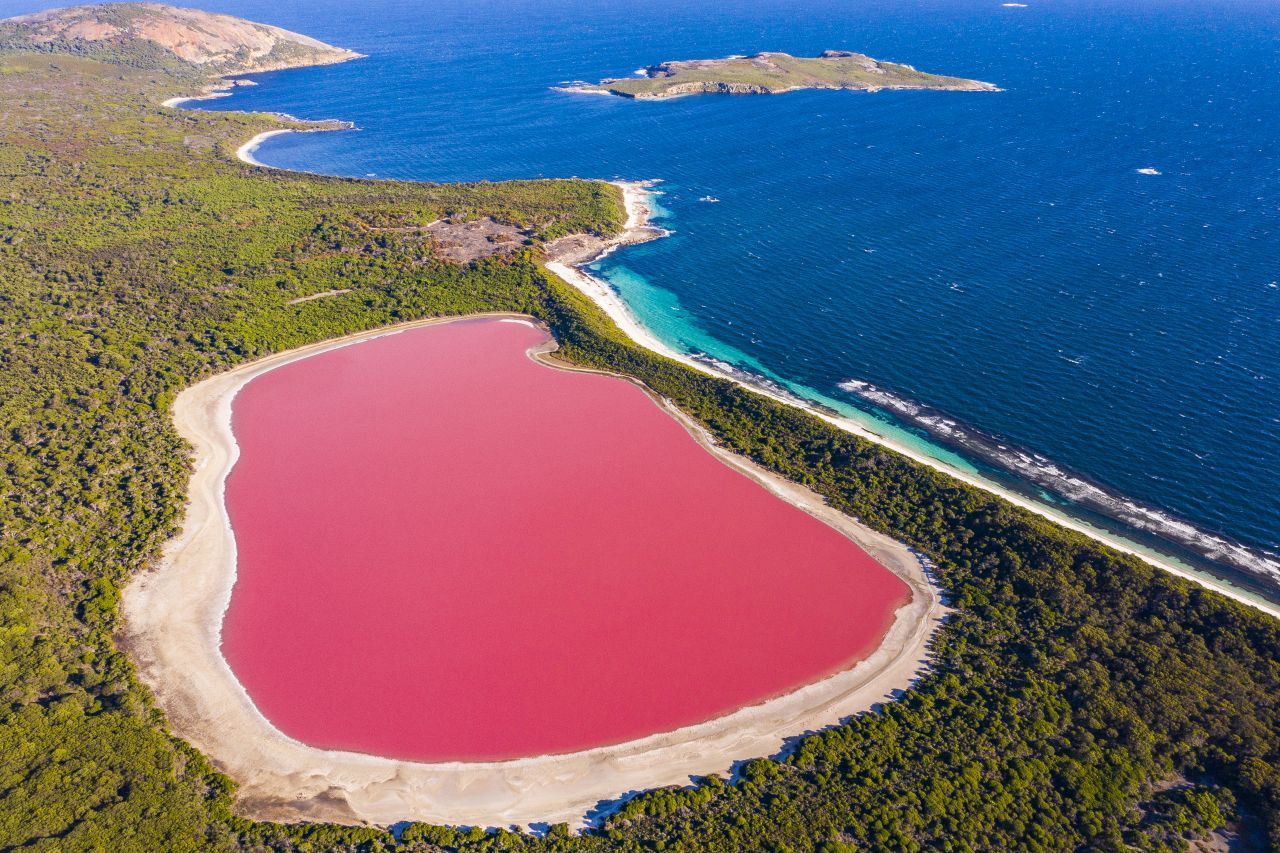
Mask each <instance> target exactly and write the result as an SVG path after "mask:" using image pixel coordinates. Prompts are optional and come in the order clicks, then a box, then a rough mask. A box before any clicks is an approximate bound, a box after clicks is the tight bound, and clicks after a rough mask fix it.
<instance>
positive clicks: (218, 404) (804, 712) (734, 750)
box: [122, 315, 945, 826]
mask: <svg viewBox="0 0 1280 853" xmlns="http://www.w3.org/2000/svg"><path fill="white" fill-rule="evenodd" d="M498 316H503V315H498ZM506 316H509V317H511V319H527V318H520V317H519V315H506ZM450 319H454V320H456V319H459V318H449V319H431V320H423V321H418V322H413V323H407V324H403V325H400V326H397V327H392V328H387V329H379V330H374V331H370V332H364V333H360V334H356V335H351V336H349V337H346V338H341V339H338V340H334V341H327V342H324V343H320V344H315V345H312V346H308V347H303V348H300V349H298V350H294V351H290V352H286V353H280V354H277V355H274V356H270V357H267V358H264V359H261V360H259V361H256V362H252V363H250V364H247V365H243V366H241V367H239V368H236V369H234V370H231V371H228V372H226V373H223V374H219V375H218V376H214V377H212V378H210V379H207V380H205V381H203V382H200V383H198V384H196V385H194V386H192V387H191V388H188V389H187V390H186V391H184V392H182V394H180V395H179V396H178V398H177V399H176V400H175V403H174V410H173V413H174V421H175V424H176V426H177V429H178V431H179V433H180V434H181V435H182V436H183V437H184V438H185V439H187V440H188V441H190V442H191V443H192V445H193V446H194V448H195V473H194V474H193V476H192V479H191V485H190V505H189V507H188V510H187V517H186V521H185V524H184V527H183V531H182V533H181V534H180V535H179V536H178V537H177V538H176V539H174V540H173V541H172V542H170V544H169V545H168V547H167V548H166V550H165V553H164V555H163V559H162V560H161V562H160V563H159V565H158V566H157V567H156V568H155V569H154V570H152V571H149V572H147V573H144V574H142V575H140V576H138V577H137V578H136V579H135V580H134V581H133V582H132V583H131V584H130V585H129V587H128V588H127V589H126V590H125V594H124V598H123V603H122V611H123V614H124V617H125V619H124V629H123V632H122V633H123V644H124V646H125V648H127V649H128V651H129V652H130V653H131V654H132V655H133V658H134V660H135V661H136V662H137V664H138V667H139V672H140V675H141V677H142V679H143V680H144V681H145V682H146V683H147V684H148V685H149V686H150V687H151V689H152V690H153V691H154V693H155V695H156V697H157V700H158V702H159V704H160V707H161V708H163V709H164V711H165V713H166V715H167V716H168V719H169V721H170V724H171V726H172V727H173V730H174V732H175V734H177V735H179V736H181V737H183V738H184V739H186V740H188V741H189V742H191V743H192V744H193V745H194V746H195V747H197V748H198V749H200V750H201V751H202V752H204V753H205V754H206V755H208V756H209V757H210V759H211V760H212V761H213V762H214V764H215V765H216V766H217V767H218V768H219V769H221V770H223V771H224V772H226V773H227V774H228V775H230V776H231V777H232V778H234V779H235V780H236V782H237V783H238V784H239V802H240V808H241V810H242V812H243V813H245V814H246V815H249V816H252V817H255V818H262V819H275V820H302V819H309V820H330V821H341V822H362V821H367V822H370V823H380V824H389V823H393V822H396V821H401V820H425V821H432V822H439V823H448V824H464V825H476V824H478V825H485V826H494V825H497V826H508V825H529V824H531V823H536V822H543V821H545V822H558V821H567V822H569V823H571V824H573V825H576V826H580V825H582V824H583V823H584V816H585V815H587V813H588V812H591V811H592V810H593V809H596V808H598V807H599V805H600V804H601V803H602V802H607V801H610V800H613V799H616V798H618V797H621V796H623V795H625V794H626V793H628V792H631V791H635V790H640V789H644V788H651V787H657V786H662V785H673V784H687V783H688V782H689V780H690V777H693V776H699V775H705V774H709V773H725V772H727V771H728V770H729V769H730V767H731V766H732V764H733V763H734V762H736V761H738V760H741V759H745V758H753V757H760V756H767V755H771V754H774V753H776V752H777V751H778V750H779V749H780V748H781V746H782V745H783V741H784V739H785V738H787V737H790V736H793V735H797V734H801V733H804V732H807V731H812V730H814V729H818V728H821V727H824V726H829V725H832V724H835V723H837V722H838V721H840V720H841V719H843V718H845V717H847V716H849V715H851V714H855V713H858V712H861V711H865V710H868V709H870V708H872V707H874V706H875V705H876V704H877V703H881V702H884V701H887V700H890V699H892V698H893V697H894V696H895V695H896V694H897V692H898V691H901V690H904V689H906V688H908V687H909V686H910V685H911V683H912V682H913V681H914V679H915V678H916V677H918V675H919V674H920V673H921V672H922V671H923V670H924V668H925V666H926V662H927V657H928V643H929V640H930V638H931V636H932V634H933V632H934V630H935V629H936V628H937V626H938V625H939V624H940V621H941V619H942V617H943V615H944V613H945V609H944V607H943V606H942V603H941V601H940V598H939V595H938V593H937V590H936V589H935V588H934V587H933V586H932V585H931V584H930V582H929V580H928V578H927V576H926V574H925V571H924V569H923V566H922V564H921V561H920V560H919V559H918V558H917V557H916V555H914V554H913V553H912V552H911V551H910V550H909V549H907V548H906V547H905V546H903V545H902V544H900V543H898V542H895V541H893V540H891V539H889V538H888V537H885V536H882V535H880V534H876V533H874V532H872V531H870V530H868V529H866V528H864V527H862V526H861V525H859V524H857V523H856V522H854V521H853V520H852V519H850V518H848V517H847V516H844V515H842V514H841V513H838V512H835V511H834V510H831V509H830V508H828V507H827V506H825V504H824V503H823V502H822V500H821V498H820V497H819V496H817V495H815V494H813V493H812V492H809V491H808V490H806V489H803V488H801V487H799V486H797V485H795V484H793V483H790V482H787V481H784V480H781V479H779V478H776V477H774V476H773V475H771V474H768V473H767V472H765V471H763V470H761V469H759V468H757V467H756V466H755V465H753V464H752V463H750V462H748V461H747V460H744V459H741V458H738V457H735V456H733V455H731V454H728V453H726V452H724V451H723V450H721V449H720V448H718V447H716V446H715V445H714V444H713V443H712V442H711V441H710V439H709V437H708V436H707V435H706V434H705V433H704V431H703V430H701V428H699V427H698V426H697V425H696V424H694V423H692V422H691V421H690V420H689V419H688V418H686V417H685V416H684V415H683V414H682V413H680V412H678V411H676V410H675V409H674V408H672V407H670V406H668V405H666V404H665V403H664V402H662V401H660V400H655V402H657V403H658V404H660V405H663V407H664V409H666V411H667V412H668V413H669V414H671V416H672V417H674V418H676V419H677V420H678V421H679V422H680V423H681V424H683V425H684V426H685V427H686V429H688V430H689V432H690V433H691V434H692V435H693V436H694V437H695V439H697V440H698V441H699V442H700V443H701V444H702V446H703V447H704V448H706V449H707V450H708V452H711V453H713V454H715V455H716V456H717V458H719V459H720V460H721V461H723V462H724V463H725V464H727V465H730V466H731V467H733V468H734V469H735V470H737V471H740V472H741V473H742V474H744V475H745V476H748V477H751V478H752V479H754V480H756V481H757V482H758V483H760V484H762V485H764V486H765V487H766V488H768V489H769V490H770V491H772V492H773V493H774V494H776V495H777V496H778V497H780V498H782V499H784V500H787V501H789V502H791V503H792V504H794V505H795V506H797V507H799V508H801V509H803V510H804V511H805V512H808V513H809V514H811V515H813V516H814V517H816V518H818V519H820V520H822V521H823V522H825V523H826V524H828V525H830V526H831V527H833V528H834V529H836V530H838V531H840V532H841V533H843V534H844V535H846V536H848V537H849V538H850V539H851V540H853V541H855V542H856V543H857V544H858V545H860V546H861V547H862V548H863V549H864V550H866V551H867V553H869V554H870V555H871V556H872V557H874V558H875V559H876V560H877V561H878V562H880V563H881V564H882V565H884V566H885V567H887V568H888V569H889V570H890V571H892V572H893V573H894V574H896V575H897V576H898V577H900V578H902V580H903V581H905V582H906V583H907V585H908V586H909V588H910V590H911V594H912V597H911V600H910V601H909V602H908V603H907V604H905V605H904V606H902V607H901V608H899V609H898V611H897V612H896V613H895V614H894V621H893V624H892V625H891V627H890V629H889V631H888V633H887V634H886V636H885V638H884V640H883V642H882V644H881V646H880V648H879V649H878V650H877V651H875V652H874V653H873V654H872V655H870V656H869V657H868V658H867V659H865V660H863V661H861V662H860V663H858V664H857V665H856V666H854V667H853V668H852V669H849V670H846V671H844V672H841V673H838V674H835V675H832V676H830V677H828V678H826V679H823V680H821V681H819V682H817V683H814V684H810V685H808V686H806V687H803V688H801V689H799V690H796V691H794V692H791V693H788V694H786V695H783V696H780V697H777V698H774V699H770V700H768V701H765V702H763V703H760V704H757V705H753V706H750V707H747V708H743V709H740V710H738V711H736V712H734V713H732V714H729V715H727V716H723V717H720V718H718V719H715V720H711V721H709V722H705V723H701V724H698V725H695V726H689V727H686V728H681V729H677V730H675V731H672V732H667V733H663V734H656V735H652V736H650V737H646V738H643V739H640V740H636V741H631V742H628V743H623V744H618V745H614V746H608V747H602V748H598V749H591V750H585V751H581V752H574V753H568V754H563V755H550V756H539V757H532V758H524V759H518V760H514V761H501V762H448V763H418V762H409V761H397V760H392V759H386V758H380V757H377V756H371V755H363V754H358V753H351V752H339V751H332V750H322V749H316V748H313V747H309V746H307V745H305V744H302V743H299V742H298V741H295V740H293V739H291V738H289V737H287V736H285V735H284V734H282V733H281V732H280V731H278V730H277V729H276V728H274V727H273V726H272V725H271V723H270V722H269V721H268V720H267V719H266V718H265V717H264V716H263V715H262V714H261V713H260V712H259V711H258V709H257V708H256V707H255V706H254V704H253V702H252V701H251V700H250V698H249V696H248V695H247V693H246V692H245V691H244V689H243V687H242V686H241V685H240V683H239V682H238V681H237V680H236V678H235V676H234V675H233V673H232V672H231V670H230V668H229V667H228V665H227V663H226V661H225V660H224V659H223V657H222V654H221V652H220V632H221V623H222V616H223V613H224V612H225V611H226V608H227V605H228V602H229V600H230V595H231V590H232V587H233V585H234V583H235V573H236V546H235V539H234V537H233V535H232V532H231V529H230V524H229V520H228V517H227V513H226V509H225V506H224V501H223V496H224V485H225V480H226V476H227V474H228V473H229V471H230V469H231V467H232V466H233V465H234V464H235V461H236V458H237V455H238V448H237V446H236V442H235V437H234V435H233V434H232V432H231V420H230V417H231V401H232V399H233V398H234V397H235V395H236V393H237V392H238V391H239V389H240V388H241V387H243V386H244V384H245V383H247V382H249V381H250V380H252V379H253V378H254V377H256V376H259V375H261V374H262V373H264V372H266V371H269V370H272V369H274V368H276V367H279V366H281V365H284V364H288V363H290V362H292V361H295V360H297V359H302V358H306V357H308V356H310V355H314V354H316V353H319V352H324V351H328V350H331V349H335V348H338V347H344V346H350V345H352V344H355V343H358V342H361V341H365V340H369V339H371V338H374V337H378V336H382V335H389V334H396V333H397V332H400V331H404V330H407V329H411V328H418V327H421V326H425V325H431V324H435V323H442V322H450ZM552 349H553V346H552V345H549V346H547V347H544V348H542V349H541V350H540V351H536V352H531V356H532V357H535V358H538V359H539V360H541V361H542V362H543V363H544V364H547V365H548V366H550V367H556V368H563V367H564V365H562V364H560V363H558V362H556V361H555V360H554V358H553V357H550V356H549V351H550V350H552Z"/></svg>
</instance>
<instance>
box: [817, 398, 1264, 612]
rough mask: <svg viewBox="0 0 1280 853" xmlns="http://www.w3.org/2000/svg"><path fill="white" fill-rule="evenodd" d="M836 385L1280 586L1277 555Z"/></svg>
mask: <svg viewBox="0 0 1280 853" xmlns="http://www.w3.org/2000/svg"><path fill="white" fill-rule="evenodd" d="M839 387H840V389H841V390H842V391H846V392H848V393H850V394H854V395H856V396H858V397H860V398H861V399H863V400H865V401H867V402H869V403H871V404H873V405H875V406H878V407H879V408H881V409H884V410H885V411H888V412H891V413H892V414H894V415H896V416H897V417H899V418H900V419H902V420H903V421H905V422H907V423H908V424H911V425H913V426H917V427H919V428H921V429H924V430H925V431H926V432H928V433H929V434H930V435H931V436H933V437H935V438H937V439H939V440H941V441H942V442H944V443H946V444H948V445H952V446H955V447H958V448H960V449H962V450H964V451H965V452H966V453H968V454H970V455H972V456H975V457H977V458H978V459H981V460H982V461H984V462H986V463H988V464H990V465H992V466H994V467H996V468H997V469H999V470H1003V471H1006V472H1008V473H1010V474H1012V475H1014V476H1015V477H1017V478H1019V479H1021V480H1024V481H1026V482H1030V483H1033V484H1035V485H1036V486H1039V487H1040V488H1042V489H1044V490H1045V491H1047V492H1050V493H1051V494H1054V495H1058V496H1059V497H1062V498H1064V499H1066V500H1068V501H1070V502H1071V503H1073V504H1075V505H1077V506H1079V507H1082V508H1084V509H1087V510H1090V511H1092V512H1095V513H1098V514H1099V515H1102V516H1104V517H1106V518H1110V519H1112V520H1114V521H1118V522H1120V523H1122V524H1124V525H1127V526H1129V527H1132V528H1135V529H1137V530H1141V531H1143V532H1145V533H1148V534H1151V535H1153V536H1156V537H1158V538H1160V539H1163V540H1165V541H1168V542H1171V543H1173V544H1175V545H1178V546H1180V547H1182V548H1185V549H1187V550H1188V551H1191V552H1192V553H1194V554H1198V555H1199V556H1201V557H1203V558H1204V559H1207V560H1209V561H1211V562H1214V563H1217V564H1220V565H1224V566H1227V567H1230V568H1232V569H1234V570H1236V571H1239V572H1243V573H1244V574H1245V575H1247V576H1248V577H1250V578H1252V579H1254V580H1255V581H1260V582H1263V583H1265V584H1267V585H1268V586H1269V587H1272V588H1280V555H1277V554H1272V553H1270V552H1269V551H1264V550H1262V549H1259V548H1253V547H1250V546H1248V545H1245V544H1243V543H1241V542H1238V541H1236V540H1233V539H1230V538H1228V537H1226V536H1224V535H1222V534H1220V533H1214V532H1212V531H1210V530H1205V529H1203V528H1200V527H1197V526H1196V525H1194V524H1192V523H1191V522H1189V521H1185V520H1183V519H1181V518H1178V517H1176V516H1173V515H1170V514H1169V513H1167V512H1164V511H1163V510H1159V509H1156V508H1155V507H1151V506H1147V505H1145V504H1141V503H1138V502H1137V501H1135V500H1133V499H1132V498H1129V497H1126V496H1124V495H1122V494H1119V493H1118V492H1114V491H1111V490H1109V489H1107V488H1106V487H1104V486H1101V485H1099V484H1097V483H1094V482H1091V481H1089V480H1088V479H1086V478H1085V477H1084V476H1083V475H1081V474H1078V473H1076V472H1074V471H1070V470H1068V469H1066V468H1063V467H1062V466H1061V465H1059V464H1057V463H1056V462H1054V461H1053V460H1051V459H1049V458H1047V457H1045V456H1042V455H1040V454H1039V453H1035V452H1034V451H1030V450H1025V449H1023V448H1020V447H1016V446H1014V445H1012V444H1010V443H1009V442H1005V441H1002V440H1000V439H999V438H997V437H995V436H993V435H988V434H986V433H983V432H982V431H981V430H978V429H975V428H973V427H971V426H967V425H965V424H961V423H960V422H958V421H956V420H955V419H954V418H950V417H948V416H946V415H945V414H943V413H942V412H939V411H937V410H936V409H933V408H931V407H929V406H926V405H924V404H922V403H917V402H913V401H911V400H908V399H905V398H903V397H899V396H897V395H896V394H892V393H890V392H888V391H885V390H884V389H882V388H877V387H876V386H875V385H872V384H871V383H869V382H862V381H859V380H857V379H849V380H846V381H844V382H841V383H840V384H839Z"/></svg>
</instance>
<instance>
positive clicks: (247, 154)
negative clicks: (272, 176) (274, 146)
mask: <svg viewBox="0 0 1280 853" xmlns="http://www.w3.org/2000/svg"><path fill="white" fill-rule="evenodd" d="M293 132H294V131H293V129H291V128H279V129H277V130H264V131H263V132H262V133H259V134H258V135H257V136H255V137H253V138H252V139H250V140H249V141H248V142H246V143H245V144H244V145H241V146H240V147H239V148H237V149H236V157H237V158H239V159H240V160H243V161H244V162H246V163H248V164H249V165H250V166H261V167H262V168H264V169H272V168H275V167H274V166H268V165H267V164H266V163H259V162H258V161H257V160H256V159H254V156H253V152H255V151H257V150H258V147H259V146H260V145H262V143H264V142H266V141H267V140H268V139H270V138H271V137H273V136H279V135H280V134H282V133H293Z"/></svg>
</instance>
